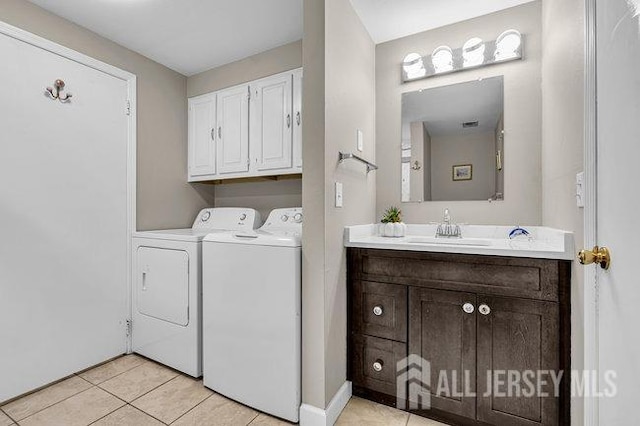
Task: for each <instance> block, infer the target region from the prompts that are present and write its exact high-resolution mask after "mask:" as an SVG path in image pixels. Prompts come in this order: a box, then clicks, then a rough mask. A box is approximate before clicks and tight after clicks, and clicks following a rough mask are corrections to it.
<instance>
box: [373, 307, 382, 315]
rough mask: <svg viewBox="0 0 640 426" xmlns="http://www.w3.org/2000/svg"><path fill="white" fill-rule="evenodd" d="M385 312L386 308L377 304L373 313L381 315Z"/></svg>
mask: <svg viewBox="0 0 640 426" xmlns="http://www.w3.org/2000/svg"><path fill="white" fill-rule="evenodd" d="M383 313H384V309H383V308H382V306H380V305H376V306H374V307H373V315H375V316H377V317H379V316H381V315H382V314H383Z"/></svg>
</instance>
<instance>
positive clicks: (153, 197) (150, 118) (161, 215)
mask: <svg viewBox="0 0 640 426" xmlns="http://www.w3.org/2000/svg"><path fill="white" fill-rule="evenodd" d="M0 20H2V21H4V22H6V23H8V24H11V25H14V26H16V27H19V28H22V29H24V30H26V31H29V32H32V33H34V34H37V35H39V36H41V37H44V38H46V39H49V40H51V41H54V42H56V43H59V44H61V45H63V46H66V47H69V48H71V49H74V50H77V51H78V52H81V53H84V54H86V55H88V56H91V57H93V58H96V59H99V60H101V61H103V62H106V63H108V64H111V65H114V66H116V67H118V68H121V69H124V70H126V71H129V72H131V73H134V74H136V75H137V77H138V94H137V99H138V203H137V207H138V217H137V224H138V229H140V230H146V229H162V228H175V227H188V226H191V223H192V221H193V218H194V217H195V215H196V213H197V212H198V210H199V209H201V208H204V207H207V206H208V205H210V204H212V203H213V191H212V189H211V188H206V187H199V188H198V187H195V186H192V185H189V184H188V183H187V79H186V77H184V76H182V75H180V74H178V73H176V72H174V71H172V70H170V69H168V68H166V67H164V66H162V65H160V64H158V63H156V62H153V61H152V60H150V59H147V58H145V57H143V56H141V55H139V54H137V53H135V52H132V51H131V50H128V49H125V48H124V47H122V46H119V45H117V44H115V43H113V42H111V41H109V40H107V39H105V38H103V37H100V36H99V35H97V34H95V33H93V32H91V31H88V30H86V29H85V28H82V27H80V26H78V25H75V24H73V23H71V22H69V21H67V20H64V19H62V18H60V17H58V16H56V15H53V14H51V13H49V12H47V11H45V10H44V9H41V8H40V7H38V6H35V5H33V4H32V3H29V2H27V1H24V0H2V1H0Z"/></svg>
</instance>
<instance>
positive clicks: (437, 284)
mask: <svg viewBox="0 0 640 426" xmlns="http://www.w3.org/2000/svg"><path fill="white" fill-rule="evenodd" d="M569 291H570V262H568V261H561V260H545V259H527V258H511V257H494V256H479V255H458V254H441V253H426V252H407V251H394V250H374V249H359V248H349V249H348V299H349V302H348V303H349V306H348V310H349V311H348V314H349V316H348V317H349V342H348V352H349V354H348V360H349V365H348V375H349V379H350V380H351V381H352V382H353V393H354V395H357V396H361V397H364V398H367V399H371V400H374V401H377V402H380V403H383V404H387V405H392V406H395V407H398V408H401V409H405V410H408V411H411V412H414V413H416V414H419V415H422V416H425V417H431V418H434V419H436V420H439V421H442V422H445V423H448V424H451V425H464V426H466V425H479V426H480V425H513V426H558V425H566V426H568V425H569V389H570V388H569V386H570V383H569V381H570V380H569V375H570V373H569V372H570V351H569V347H570V346H569V345H570V311H569V310H570V294H569ZM425 361H428V370H427V369H426V368H427V364H426V363H425ZM410 369H413V370H412V371H411V373H409V370H410ZM416 369H417V370H416ZM416 371H417V373H416ZM425 371H427V372H428V373H429V374H426V375H425V374H423V372H425ZM561 371H566V372H567V373H566V374H567V376H566V377H565V376H563V377H565V378H563V379H562V380H561V381H560V386H559V392H556V391H555V387H554V384H553V381H552V380H551V376H550V374H551V372H554V374H558V373H559V372H561ZM538 372H542V373H539V374H542V377H543V378H544V379H545V380H546V384H544V383H543V384H542V388H541V389H542V391H544V392H546V393H548V395H549V396H548V397H547V396H539V395H538V394H537V393H536V394H535V395H533V396H531V395H527V392H530V391H531V390H532V389H534V388H531V387H530V386H529V385H528V383H534V384H535V383H536V377H535V376H532V375H533V374H538ZM547 372H548V373H547ZM563 374H565V373H563ZM509 375H511V377H509ZM525 376H527V378H528V382H526V383H525V382H524V381H523V378H524V377H525ZM556 377H557V376H556ZM416 378H418V379H421V382H423V383H424V385H421V389H422V390H423V392H428V393H429V395H428V397H429V405H430V409H428V410H426V409H421V408H420V407H421V406H420V404H419V403H420V402H421V401H422V400H423V398H424V395H422V394H421V393H420V392H415V391H414V392H412V389H411V388H412V386H415V385H416V384H415V382H414V381H415V380H416ZM509 380H511V383H517V382H518V380H519V383H520V384H521V386H520V387H519V388H516V387H512V388H509V385H508V383H509ZM398 383H400V385H398ZM496 383H497V384H499V385H500V386H499V387H498V388H497V389H496V386H495V384H496ZM503 383H504V384H503ZM492 384H493V385H494V386H492ZM424 389H426V391H424ZM510 389H511V393H510ZM414 390H415V389H414ZM534 390H535V389H534ZM399 392H400V395H399V394H398V393H399Z"/></svg>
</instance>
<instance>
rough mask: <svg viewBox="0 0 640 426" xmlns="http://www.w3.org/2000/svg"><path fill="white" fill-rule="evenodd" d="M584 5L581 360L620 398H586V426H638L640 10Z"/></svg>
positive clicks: (609, 2)
mask: <svg viewBox="0 0 640 426" xmlns="http://www.w3.org/2000/svg"><path fill="white" fill-rule="evenodd" d="M586 4H587V6H588V7H587V23H588V24H592V25H589V31H588V34H589V35H590V36H594V39H593V40H594V41H595V48H593V47H592V46H593V44H587V46H588V49H587V55H588V56H587V59H588V61H587V64H588V66H587V82H588V85H587V88H588V89H589V88H592V87H595V89H594V90H591V91H590V90H587V93H586V98H585V99H586V101H587V102H588V104H587V106H588V107H589V108H588V109H587V111H588V112H589V113H588V114H587V116H586V118H585V121H586V123H587V129H586V130H587V131H586V144H585V153H586V155H585V158H586V165H585V190H586V200H585V202H586V204H585V246H586V247H584V249H585V250H583V251H581V252H580V253H579V261H580V262H581V263H583V264H584V266H583V267H581V268H582V271H581V272H584V274H585V285H584V288H583V289H582V290H581V291H583V292H584V295H585V297H584V301H585V306H584V318H585V322H584V324H585V327H584V340H585V346H584V348H585V352H584V361H585V369H586V370H590V371H593V370H595V371H597V372H598V375H599V378H600V385H601V387H600V390H607V389H609V390H611V387H610V386H608V383H607V382H606V381H604V378H605V377H606V376H605V375H606V374H607V372H608V371H612V372H615V374H616V377H615V385H616V389H615V391H616V393H615V396H613V397H601V398H590V397H586V398H585V399H584V402H585V423H584V424H585V425H589V426H596V425H599V426H627V425H632V424H638V420H637V417H638V415H637V406H638V401H639V400H640V385H639V380H640V339H638V337H637V336H638V332H637V323H638V321H639V317H638V306H640V285H639V282H638V281H639V280H638V266H640V262H639V261H638V260H637V259H636V256H635V250H634V243H635V241H634V240H635V238H636V235H637V231H636V228H637V226H638V213H640V189H638V186H637V182H638V181H639V179H638V175H637V170H638V163H639V162H640V126H638V122H639V120H640V102H639V101H638V99H639V98H640V80H639V79H638V70H639V69H640V22H639V20H638V12H640V9H639V8H638V0H606V1H596V0H588V1H587V3H586ZM592 83H595V86H594V85H593V84H592ZM596 99H597V101H596ZM593 135H595V137H593ZM594 246H595V247H594ZM609 374H611V373H609Z"/></svg>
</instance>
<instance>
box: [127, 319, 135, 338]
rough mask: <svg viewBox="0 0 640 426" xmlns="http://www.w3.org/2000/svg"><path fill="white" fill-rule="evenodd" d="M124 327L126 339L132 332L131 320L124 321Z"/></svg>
mask: <svg viewBox="0 0 640 426" xmlns="http://www.w3.org/2000/svg"><path fill="white" fill-rule="evenodd" d="M125 327H126V333H127V337H129V336H131V332H132V331H133V320H130V319H128V320H126V321H125Z"/></svg>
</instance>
